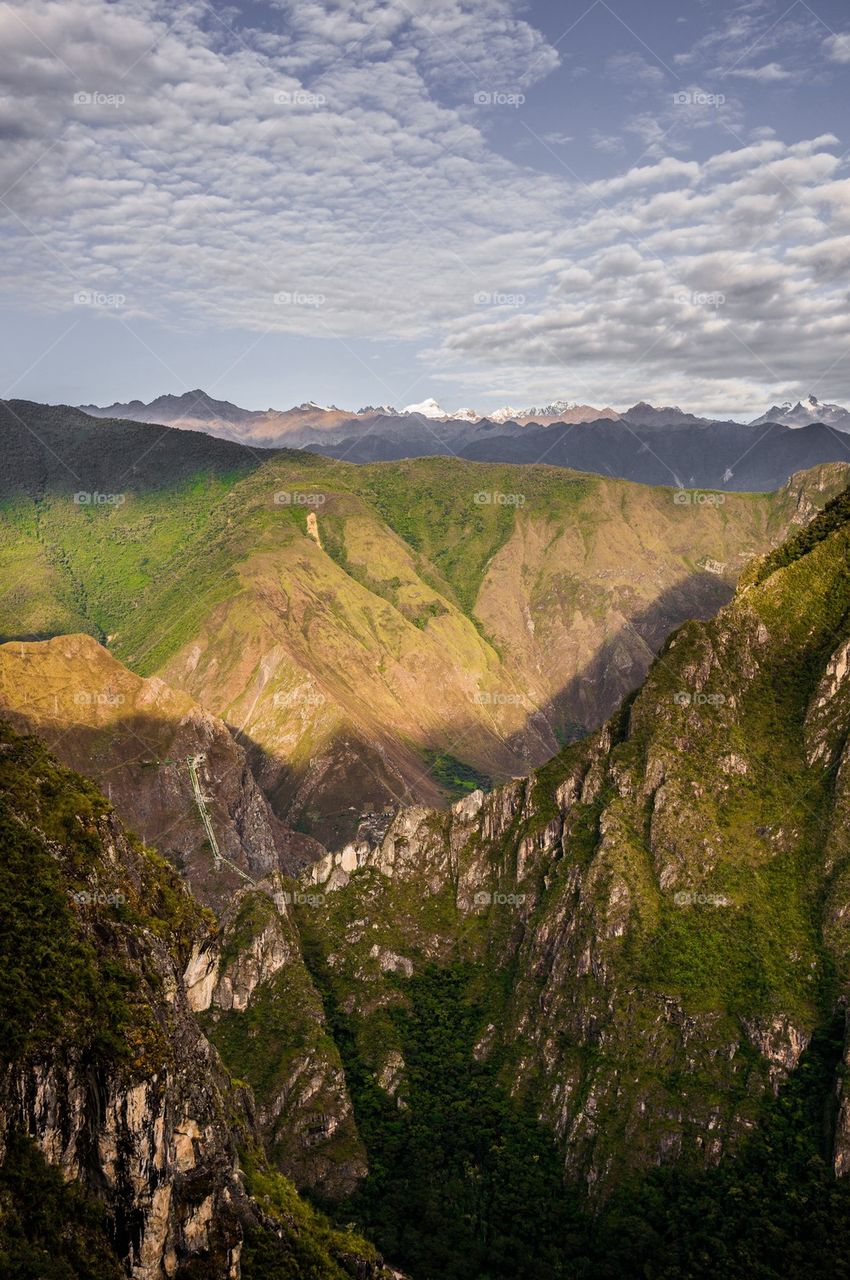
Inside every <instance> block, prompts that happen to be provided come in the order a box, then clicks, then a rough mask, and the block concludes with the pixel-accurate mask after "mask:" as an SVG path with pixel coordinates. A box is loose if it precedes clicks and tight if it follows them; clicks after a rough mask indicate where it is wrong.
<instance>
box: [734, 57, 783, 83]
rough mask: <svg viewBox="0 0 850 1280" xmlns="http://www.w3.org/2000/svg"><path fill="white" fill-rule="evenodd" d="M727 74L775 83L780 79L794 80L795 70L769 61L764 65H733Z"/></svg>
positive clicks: (744, 78)
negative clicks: (789, 69)
mask: <svg viewBox="0 0 850 1280" xmlns="http://www.w3.org/2000/svg"><path fill="white" fill-rule="evenodd" d="M727 75H730V76H738V77H739V78H741V79H743V80H757V81H760V82H761V83H763V84H773V83H775V82H776V81H779V80H793V79H794V78H795V76H794V72H793V71H788V70H787V69H786V68H785V67H781V66H780V65H779V63H778V62H767V63H765V65H764V66H763V67H732V68H730V70H729V71H728V72H727Z"/></svg>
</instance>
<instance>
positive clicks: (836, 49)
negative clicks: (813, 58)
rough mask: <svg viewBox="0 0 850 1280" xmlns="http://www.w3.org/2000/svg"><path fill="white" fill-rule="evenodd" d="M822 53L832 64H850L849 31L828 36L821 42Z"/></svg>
mask: <svg viewBox="0 0 850 1280" xmlns="http://www.w3.org/2000/svg"><path fill="white" fill-rule="evenodd" d="M823 51H824V53H825V54H826V56H827V57H828V58H830V59H831V60H832V61H833V62H841V63H847V62H850V31H845V32H843V33H841V34H837V35H831V36H829V38H828V39H826V40H824V42H823Z"/></svg>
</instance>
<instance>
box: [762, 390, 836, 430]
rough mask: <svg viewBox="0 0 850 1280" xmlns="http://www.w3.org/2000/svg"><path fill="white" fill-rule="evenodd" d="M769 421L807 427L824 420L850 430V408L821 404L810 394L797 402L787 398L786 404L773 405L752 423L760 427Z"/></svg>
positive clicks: (826, 423)
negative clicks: (794, 402) (793, 402)
mask: <svg viewBox="0 0 850 1280" xmlns="http://www.w3.org/2000/svg"><path fill="white" fill-rule="evenodd" d="M768 422H779V423H781V424H782V425H783V426H785V427H807V426H809V424H810V423H812V422H823V423H824V424H825V425H826V426H828V427H836V428H837V429H838V430H839V431H850V409H845V408H844V407H843V406H842V405H840V404H821V402H820V400H818V399H817V397H816V396H808V397H807V398H806V399H805V400H798V401H797V403H796V404H792V403H791V401H790V400H786V402H785V404H779V405H777V404H775V405H773V406H772V407H771V408H770V409H768V411H767V413H763V414H762V415H761V417H760V418H756V419H755V421H754V422H753V423H752V425H753V426H754V427H760V426H762V425H763V424H766V423H768Z"/></svg>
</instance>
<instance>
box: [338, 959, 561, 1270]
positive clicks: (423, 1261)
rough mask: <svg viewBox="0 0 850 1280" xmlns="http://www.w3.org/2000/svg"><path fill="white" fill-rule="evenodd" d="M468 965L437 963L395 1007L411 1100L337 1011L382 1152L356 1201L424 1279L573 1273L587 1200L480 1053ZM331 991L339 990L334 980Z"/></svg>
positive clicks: (396, 1256) (374, 1232)
mask: <svg viewBox="0 0 850 1280" xmlns="http://www.w3.org/2000/svg"><path fill="white" fill-rule="evenodd" d="M474 976H475V975H474V973H473V972H472V971H471V969H470V968H469V967H468V966H464V965H460V964H459V965H456V966H453V967H451V968H448V969H445V968H439V967H437V966H434V965H431V966H428V967H427V968H426V969H425V970H424V971H423V972H422V973H420V974H418V975H417V976H416V977H415V978H413V979H412V980H411V982H409V983H408V984H406V986H405V995H406V996H407V1000H408V1002H409V1003H408V1002H406V1003H405V1004H402V1005H399V1006H398V1007H396V1008H395V1009H393V1010H392V1011H391V1013H390V1017H391V1018H392V1020H393V1022H394V1024H395V1026H396V1028H397V1030H398V1032H399V1035H400V1041H401V1045H402V1053H403V1055H404V1060H405V1064H406V1073H405V1077H406V1085H405V1088H404V1092H403V1098H402V1102H403V1105H396V1102H395V1101H393V1100H392V1099H389V1098H388V1097H387V1095H386V1094H385V1093H384V1092H383V1091H382V1090H381V1089H379V1088H378V1087H377V1086H376V1084H375V1082H374V1079H373V1078H371V1077H370V1076H369V1074H368V1072H366V1071H365V1070H364V1069H363V1065H362V1063H360V1062H359V1061H358V1060H357V1050H356V1044H355V1039H354V1036H353V1033H352V1029H351V1027H350V1025H349V1024H348V1020H347V1019H346V1017H345V1015H344V1014H343V1013H342V1012H341V1010H340V1009H339V1008H338V1007H336V1005H335V1003H334V1000H333V996H332V994H330V993H329V1008H328V1011H329V1014H330V1020H331V1023H332V1027H333V1030H334V1033H335V1037H336V1039H337V1042H338V1044H339V1045H340V1048H341V1051H342V1054H343V1059H344V1061H345V1062H346V1067H347V1074H348V1079H349V1086H350V1087H351V1089H352V1093H353V1098H354V1103H355V1113H356V1116H357V1121H358V1126H359V1129H360V1132H361V1134H362V1136H363V1138H364V1140H365V1142H366V1146H367V1149H368V1151H369V1158H370V1170H371V1172H370V1175H369V1178H368V1180H367V1182H366V1184H365V1186H364V1188H363V1190H362V1191H361V1192H360V1193H358V1195H357V1196H356V1197H355V1198H354V1199H353V1200H352V1201H350V1202H349V1204H348V1205H347V1206H346V1209H345V1212H346V1213H350V1214H352V1215H353V1216H354V1217H355V1219H356V1221H357V1222H358V1225H359V1226H360V1228H361V1229H362V1231H363V1232H364V1234H365V1235H367V1236H369V1237H370V1238H371V1239H373V1240H375V1241H376V1242H377V1244H378V1245H379V1247H380V1248H381V1249H382V1251H383V1252H384V1253H385V1255H386V1256H387V1257H388V1258H391V1259H392V1260H393V1261H394V1262H395V1263H396V1265H398V1266H402V1267H404V1268H405V1269H409V1270H410V1271H411V1273H412V1274H413V1275H414V1276H415V1277H416V1280H443V1278H445V1280H496V1278H497V1277H498V1278H501V1277H505V1278H506V1280H507V1278H508V1277H517V1280H519V1278H520V1277H528V1280H544V1277H550V1276H551V1277H557V1276H564V1277H566V1276H568V1275H570V1274H571V1272H570V1266H571V1263H570V1257H571V1256H572V1255H573V1253H574V1250H575V1242H576V1240H577V1238H578V1237H577V1235H576V1231H577V1224H578V1221H579V1218H578V1216H577V1213H576V1200H575V1197H571V1196H569V1195H567V1194H566V1193H565V1192H564V1189H563V1185H562V1178H561V1165H560V1160H559V1158H558V1156H557V1154H556V1151H555V1147H554V1144H553V1142H552V1140H551V1137H550V1136H549V1135H548V1134H547V1133H546V1132H545V1131H544V1130H543V1129H542V1128H541V1127H540V1126H539V1125H538V1124H537V1122H536V1121H535V1120H534V1118H533V1117H532V1116H531V1115H530V1114H526V1113H525V1112H524V1111H523V1110H522V1109H521V1108H520V1107H518V1106H517V1105H516V1104H515V1103H514V1102H513V1101H512V1100H511V1098H510V1097H509V1095H508V1094H507V1093H506V1091H505V1090H504V1088H503V1087H502V1086H501V1084H500V1083H499V1079H498V1071H497V1068H496V1065H495V1064H494V1062H493V1061H491V1060H488V1061H486V1062H479V1061H477V1060H476V1057H475V1053H474V1048H475V1041H476V1038H477V1036H478V1034H479V1033H480V1030H481V1008H480V1007H479V1006H478V1004H477V1002H476V1000H475V998H474V996H473V995H472V986H473V979H474ZM326 990H328V989H327V988H326Z"/></svg>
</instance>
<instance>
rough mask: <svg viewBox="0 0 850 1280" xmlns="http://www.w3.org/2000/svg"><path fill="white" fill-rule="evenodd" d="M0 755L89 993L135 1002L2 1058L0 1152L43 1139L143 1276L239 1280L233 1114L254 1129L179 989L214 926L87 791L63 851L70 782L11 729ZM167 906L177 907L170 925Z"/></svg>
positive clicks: (14, 807)
mask: <svg viewBox="0 0 850 1280" xmlns="http://www.w3.org/2000/svg"><path fill="white" fill-rule="evenodd" d="M2 751H3V763H2V767H3V772H4V783H5V784H6V788H7V789H6V796H5V802H4V810H3V811H4V816H5V817H6V818H7V820H8V821H11V822H12V823H25V824H26V825H27V830H28V832H31V833H32V834H31V835H28V839H29V840H31V841H32V842H33V854H32V857H33V870H32V874H33V875H37V874H38V866H39V863H40V864H41V866H42V875H43V876H44V878H45V886H46V888H45V893H48V892H54V893H55V892H56V889H55V888H54V873H55V871H56V869H57V868H58V869H59V871H60V873H61V875H62V877H63V878H65V877H67V880H66V881H65V882H66V883H69V888H63V887H62V884H61V883H60V885H59V887H58V892H59V894H60V895H61V894H62V893H64V894H65V897H66V900H67V902H68V904H69V905H68V907H67V908H65V910H66V911H68V912H69V913H70V918H69V919H68V920H67V921H66V923H65V928H66V929H67V931H68V938H69V943H68V946H69V947H73V948H75V949H76V952H77V953H78V954H79V955H80V957H83V956H85V957H87V962H88V965H89V966H90V967H89V968H88V969H87V971H86V973H80V972H79V969H77V970H74V973H75V974H76V981H77V982H78V983H79V984H80V986H81V988H82V990H85V989H86V984H87V983H88V981H89V977H88V974H90V980H91V982H93V983H95V984H110V989H111V990H112V991H113V992H115V991H116V990H118V989H120V990H121V991H122V992H124V993H128V994H126V995H125V1000H126V1005H125V1007H124V1008H123V1009H121V1008H120V1007H119V1008H117V1009H116V1008H115V1007H114V1006H113V1005H112V1004H111V1003H109V1002H107V1003H106V1004H105V1005H104V1007H103V1009H102V1011H101V1014H100V1017H101V1019H102V1025H100V1026H99V1025H97V1024H96V1023H95V1024H94V1026H92V1024H91V1020H90V1019H88V1018H86V1019H83V1020H82V1022H81V1023H78V1022H77V1020H76V1018H75V1016H74V1012H73V1009H72V1010H71V1011H70V1012H69V1016H68V1018H67V1021H66V1020H65V1019H63V1026H62V1029H61V1030H59V1032H58V1034H57V1035H56V1036H55V1038H51V1039H50V1041H49V1043H48V1041H47V1039H46V1038H43V1037H42V1036H40V1035H39V1021H37V1022H36V1023H35V1024H34V1025H33V1027H31V1028H22V1036H23V1037H26V1041H27V1042H28V1044H27V1048H26V1049H25V1051H24V1052H23V1053H22V1054H20V1055H16V1056H15V1057H14V1058H13V1059H12V1060H6V1062H5V1065H4V1070H3V1075H2V1084H0V1144H5V1139H6V1135H7V1134H8V1133H9V1131H10V1130H11V1129H15V1130H23V1131H24V1132H25V1133H29V1134H31V1135H33V1136H34V1137H35V1139H36V1141H37V1143H38V1145H39V1146H40V1148H41V1150H42V1151H43V1152H44V1154H45V1156H46V1157H47V1159H48V1161H49V1162H50V1163H51V1164H55V1165H58V1166H59V1167H60V1168H61V1169H62V1171H63V1174H64V1175H65V1177H66V1178H69V1179H71V1178H73V1179H76V1180H77V1181H78V1182H79V1183H80V1184H81V1185H82V1186H83V1187H85V1188H86V1189H87V1190H89V1191H90V1192H91V1193H92V1194H93V1195H96V1196H97V1197H98V1198H99V1199H101V1200H102V1201H103V1202H104V1203H105V1204H106V1207H107V1210H108V1213H109V1216H110V1219H111V1222H112V1224H113V1236H114V1242H115V1247H116V1250H117V1252H118V1255H119V1257H120V1258H122V1260H124V1262H125V1265H126V1267H127V1270H128V1273H129V1274H130V1275H132V1276H133V1277H134V1278H135V1280H162V1278H163V1277H166V1276H175V1275H179V1274H180V1273H181V1271H182V1270H183V1269H184V1268H185V1267H186V1266H188V1265H189V1264H190V1262H191V1260H192V1259H197V1260H205V1261H207V1262H210V1261H212V1262H213V1263H214V1265H215V1266H216V1267H217V1268H218V1273H219V1274H220V1275H221V1276H223V1277H232V1278H233V1280H236V1277H238V1275H239V1258H240V1251H241V1241H242V1222H243V1220H244V1218H245V1217H246V1215H247V1214H248V1205H247V1198H246V1196H245V1193H244V1191H243V1189H242V1187H241V1184H240V1180H239V1176H238V1163H237V1156H236V1148H235V1144H234V1138H233V1136H232V1133H231V1125H232V1118H231V1117H232V1114H234V1108H236V1113H237V1114H238V1112H239V1111H241V1112H242V1114H243V1117H244V1126H245V1132H246V1133H248V1132H250V1128H251V1123H252V1122H251V1101H250V1097H249V1096H248V1095H246V1096H245V1097H244V1098H239V1096H238V1095H234V1093H233V1090H232V1088H231V1086H230V1082H229V1078H228V1076H227V1073H226V1072H225V1071H224V1069H223V1068H222V1065H221V1062H220V1060H219V1057H218V1054H217V1053H216V1051H215V1049H214V1048H213V1047H212V1046H211V1045H210V1043H209V1042H208V1040H207V1039H206V1037H205V1036H204V1035H203V1033H202V1032H201V1030H200V1028H199V1026H198V1025H197V1022H196V1021H195V1019H194V1017H193V1016H192V1012H191V1008H190V1003H189V1000H188V997H187V991H186V986H185V983H184V980H183V966H184V960H185V957H186V952H187V950H188V949H189V948H190V947H191V946H192V944H193V943H194V945H195V946H197V945H199V943H200V942H201V941H202V939H203V938H204V937H205V935H206V934H207V933H208V932H209V921H208V920H207V919H206V918H205V916H204V914H203V912H202V911H201V910H200V908H199V907H197V906H196V905H195V904H194V903H192V901H191V899H190V898H189V897H188V895H186V894H185V891H184V890H182V889H181V887H180V885H179V882H176V881H175V879H174V876H173V873H170V872H169V871H168V870H167V869H166V867H165V864H158V863H154V862H152V861H151V860H150V856H149V855H148V854H147V853H146V851H145V850H144V849H143V848H142V847H141V846H139V845H138V844H134V843H133V842H131V841H130V840H129V839H128V838H127V837H126V836H125V835H124V833H123V831H122V829H121V828H120V826H119V825H118V823H117V822H116V820H115V819H114V817H112V816H111V815H110V814H109V812H108V811H107V809H106V806H105V805H98V803H97V801H96V800H92V798H91V796H89V795H85V794H83V795H82V796H81V797H80V798H79V807H80V808H81V810H82V813H83V814H86V809H87V808H88V810H89V813H88V814H86V816H84V817H82V818H80V819H76V818H73V817H72V818H71V834H70V836H69V837H68V838H67V840H66V842H65V843H60V841H59V840H57V839H55V838H54V837H53V835H52V833H51V826H52V825H53V819H52V815H51V811H50V807H51V804H52V802H53V796H54V795H55V787H56V786H61V785H62V783H63V778H62V776H61V775H56V773H55V771H54V770H51V769H50V765H49V763H48V761H49V758H48V757H43V756H40V755H39V754H38V753H35V754H34V755H33V753H31V752H29V751H28V750H27V746H26V740H23V745H21V740H16V739H14V738H13V737H11V736H10V735H9V734H8V732H6V733H4V735H3V741H2ZM48 770H50V773H49V775H48ZM46 775H47V776H46ZM69 776H70V777H71V778H73V775H69ZM18 777H20V778H21V779H22V780H23V779H24V778H29V780H30V786H31V787H32V790H33V794H32V795H31V796H29V797H27V798H26V799H23V800H21V802H20V803H19V802H18V801H19V796H20V792H17V793H16V791H15V790H14V789H12V788H10V782H11V783H12V784H15V783H16V781H17V778H18ZM74 828H76V830H74ZM7 849H8V845H7ZM39 855H40V856H39ZM36 858H38V861H37V862H36V861H35V859H36ZM48 860H49V861H48ZM163 895H173V900H174V902H175V909H173V910H172V911H171V912H170V913H169V914H167V915H166V914H165V913H162V903H163ZM60 902H61V897H60ZM134 919H138V920H139V925H138V926H137V925H135V924H133V923H129V922H130V921H132V920H134ZM35 927H36V929H38V928H39V927H40V926H39V925H36V926H35ZM80 963H82V959H81V960H80ZM116 970H118V971H120V973H121V975H123V976H122V977H121V978H120V980H119V985H118V988H116V985H115V976H114V975H115V972H116ZM29 980H30V981H32V982H33V983H35V984H39V985H40V986H43V998H44V1001H45V1004H46V1005H47V1007H48V1008H49V1007H50V1001H51V999H59V998H60V996H59V994H58V993H54V991H53V981H54V978H53V975H52V974H50V973H41V974H38V973H34V974H31V975H30V979H29ZM76 994H77V993H76V992H75V991H73V990H71V991H69V992H66V993H64V995H63V996H62V997H61V998H65V997H70V998H71V999H73V998H74V997H75V996H76ZM137 1011H138V1012H137ZM107 1045H108V1048H107V1047H106V1046H107Z"/></svg>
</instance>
